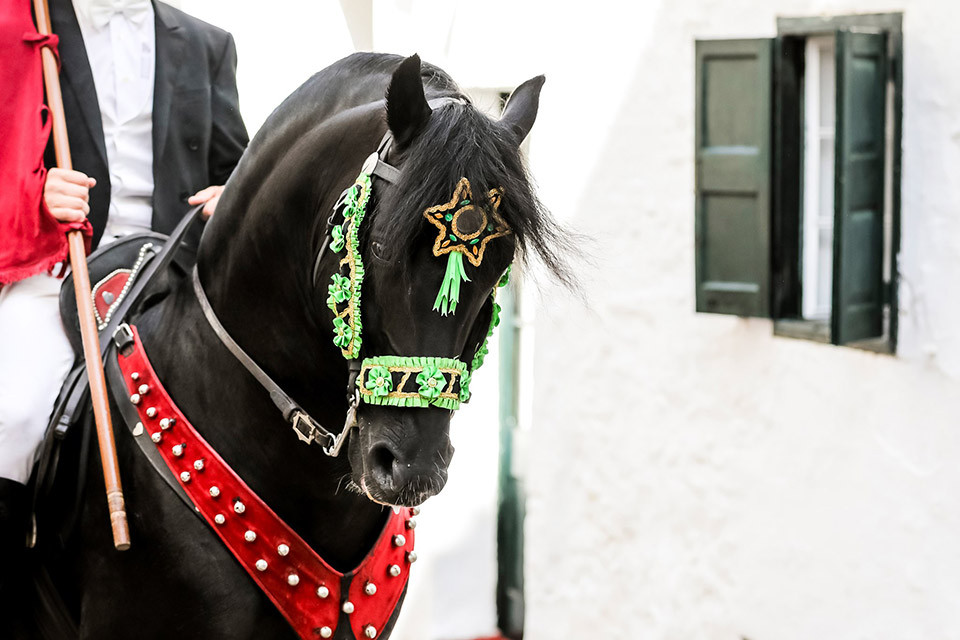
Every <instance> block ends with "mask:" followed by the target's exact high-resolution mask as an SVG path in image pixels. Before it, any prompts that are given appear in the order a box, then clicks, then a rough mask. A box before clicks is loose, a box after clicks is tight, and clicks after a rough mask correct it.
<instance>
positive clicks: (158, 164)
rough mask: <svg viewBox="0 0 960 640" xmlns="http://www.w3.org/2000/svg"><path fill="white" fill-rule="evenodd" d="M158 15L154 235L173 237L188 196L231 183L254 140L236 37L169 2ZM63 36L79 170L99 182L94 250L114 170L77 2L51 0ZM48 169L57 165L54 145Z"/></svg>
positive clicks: (94, 195) (93, 195)
mask: <svg viewBox="0 0 960 640" xmlns="http://www.w3.org/2000/svg"><path fill="white" fill-rule="evenodd" d="M153 8H154V13H155V15H156V22H155V25H156V27H155V28H156V73H155V80H154V88H153V182H154V191H153V220H152V227H153V230H154V231H159V232H160V233H169V232H170V231H171V230H172V229H173V227H174V226H176V224H177V222H178V221H179V220H180V219H181V218H182V217H183V214H184V213H186V211H187V210H188V209H189V205H187V198H188V197H190V196H191V195H193V194H194V193H196V192H197V191H199V190H200V189H203V188H204V187H207V186H209V185H212V184H224V183H225V182H226V180H227V178H228V177H229V176H230V173H231V172H232V171H233V168H234V167H235V166H236V164H237V162H238V161H239V160H240V155H241V154H242V153H243V150H244V148H245V147H246V146H247V142H249V138H248V137H247V130H246V127H245V126H244V124H243V120H242V119H241V117H240V108H239V99H238V96H237V82H236V70H237V49H236V45H235V44H234V42H233V36H231V35H230V34H229V33H227V32H226V31H223V30H222V29H218V28H217V27H214V26H213V25H210V24H207V23H205V22H203V21H201V20H198V19H197V18H194V17H193V16H190V15H187V14H186V13H183V12H182V11H179V10H177V9H174V8H173V7H171V6H169V5H167V4H164V3H162V2H156V1H154V3H153ZM50 18H51V22H52V25H53V31H54V33H56V34H57V35H58V36H59V37H60V62H61V72H60V81H61V85H62V87H63V105H64V111H65V112H66V120H67V133H68V136H69V138H70V151H71V155H72V158H73V168H74V169H76V170H77V171H82V172H83V173H85V174H87V175H89V176H92V177H94V178H96V180H97V186H95V187H94V188H93V189H92V190H91V191H90V221H91V223H92V224H93V243H94V244H93V246H94V247H96V246H97V244H98V243H99V242H100V237H101V236H102V235H103V229H104V226H105V225H106V223H107V213H108V211H109V208H110V172H109V169H108V168H107V152H106V145H105V143H104V137H103V124H102V121H101V118H100V107H99V104H98V102H97V90H96V87H95V86H94V81H93V73H92V72H91V70H90V64H89V62H88V59H87V51H86V49H85V48H84V44H83V37H82V36H81V34H80V25H79V24H78V23H77V17H76V14H75V13H74V10H73V5H72V3H71V1H70V0H50ZM46 160H47V166H48V167H50V166H55V164H56V163H55V159H54V155H53V150H52V144H51V147H50V148H48V150H47V159H46Z"/></svg>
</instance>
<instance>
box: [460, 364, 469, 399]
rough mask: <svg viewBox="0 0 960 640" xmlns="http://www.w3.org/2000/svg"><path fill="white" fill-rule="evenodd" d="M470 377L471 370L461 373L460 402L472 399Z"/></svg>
mask: <svg viewBox="0 0 960 640" xmlns="http://www.w3.org/2000/svg"><path fill="white" fill-rule="evenodd" d="M470 379H471V376H470V372H469V371H465V372H464V373H463V374H461V375H460V402H466V401H467V400H469V399H470Z"/></svg>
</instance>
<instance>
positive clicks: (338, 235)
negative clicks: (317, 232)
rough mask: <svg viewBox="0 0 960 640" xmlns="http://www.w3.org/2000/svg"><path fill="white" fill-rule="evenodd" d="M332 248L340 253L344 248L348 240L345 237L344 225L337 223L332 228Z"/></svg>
mask: <svg viewBox="0 0 960 640" xmlns="http://www.w3.org/2000/svg"><path fill="white" fill-rule="evenodd" d="M330 237H331V238H332V240H331V241H330V249H331V250H332V251H333V252H334V253H340V251H341V250H342V249H343V245H344V243H345V242H346V239H345V238H344V237H343V225H339V224H338V225H335V226H334V227H333V229H331V230H330Z"/></svg>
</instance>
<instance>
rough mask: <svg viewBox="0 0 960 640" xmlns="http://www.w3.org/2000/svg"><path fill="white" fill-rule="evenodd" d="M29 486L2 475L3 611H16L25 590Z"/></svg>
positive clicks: (0, 605)
mask: <svg viewBox="0 0 960 640" xmlns="http://www.w3.org/2000/svg"><path fill="white" fill-rule="evenodd" d="M29 513H30V501H29V496H28V494H27V488H26V487H25V486H23V485H22V484H20V483H19V482H14V481H13V480H8V479H6V478H0V611H3V609H7V610H8V611H15V608H14V607H15V606H16V604H15V603H17V602H19V601H21V600H22V598H23V596H24V590H25V589H26V575H25V571H26V557H27V520H28V518H29Z"/></svg>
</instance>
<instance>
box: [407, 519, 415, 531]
mask: <svg viewBox="0 0 960 640" xmlns="http://www.w3.org/2000/svg"><path fill="white" fill-rule="evenodd" d="M416 528H417V521H416V520H414V519H413V518H410V519H409V520H407V529H416Z"/></svg>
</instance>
